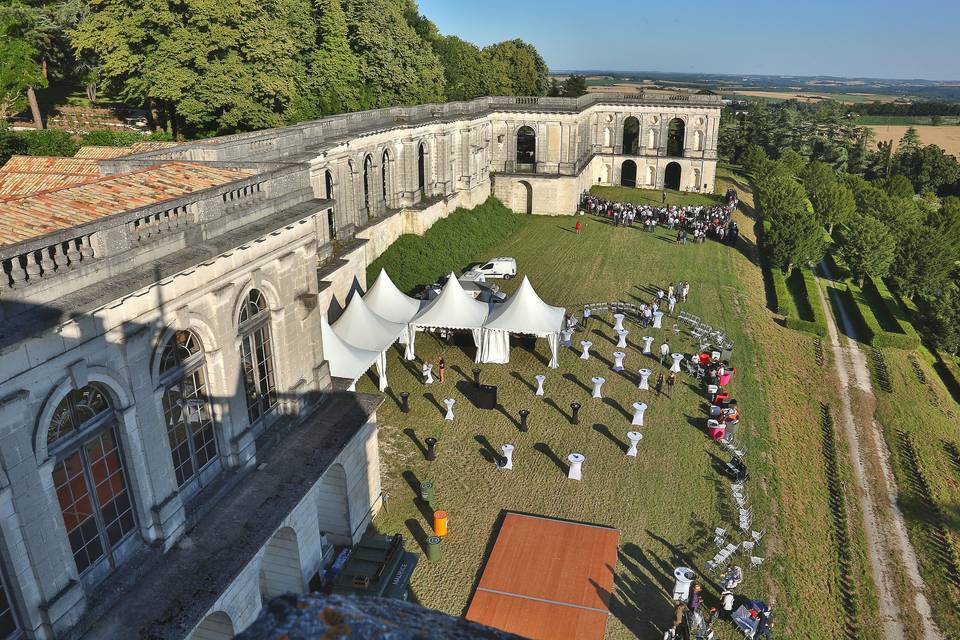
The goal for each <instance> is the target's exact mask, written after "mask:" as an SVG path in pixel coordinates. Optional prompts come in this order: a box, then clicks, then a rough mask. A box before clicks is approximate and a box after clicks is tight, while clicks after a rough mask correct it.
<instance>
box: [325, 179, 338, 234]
mask: <svg viewBox="0 0 960 640" xmlns="http://www.w3.org/2000/svg"><path fill="white" fill-rule="evenodd" d="M324 186H325V187H326V193H325V195H326V198H327V200H333V173H331V172H330V171H327V175H326V177H325V178H324ZM327 227H328V229H329V231H330V239H331V240H334V239H336V237H337V216H336V214H335V213H334V211H333V207H330V208H329V209H327Z"/></svg>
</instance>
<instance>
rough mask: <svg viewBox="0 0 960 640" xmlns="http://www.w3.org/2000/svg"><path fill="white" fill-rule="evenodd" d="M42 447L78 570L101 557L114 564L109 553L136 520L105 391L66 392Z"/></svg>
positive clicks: (90, 388) (89, 388)
mask: <svg viewBox="0 0 960 640" xmlns="http://www.w3.org/2000/svg"><path fill="white" fill-rule="evenodd" d="M47 446H48V447H49V450H50V454H51V455H53V456H54V457H55V458H56V466H55V467H54V469H53V484H54V487H55V488H56V491H57V500H58V501H59V502H60V511H61V512H62V513H63V524H64V525H65V526H66V529H67V537H68V539H69V540H70V548H71V549H72V550H73V558H74V560H75V561H76V563H77V571H79V572H80V573H83V572H84V571H86V570H87V569H88V568H90V567H91V566H92V565H93V564H94V563H96V562H97V561H99V560H100V559H101V558H104V557H105V558H106V559H107V560H108V561H109V562H110V564H111V565H112V566H115V559H114V555H113V554H114V550H115V549H116V548H117V546H118V545H119V544H120V542H121V541H122V540H123V539H124V538H126V537H127V536H128V535H129V534H130V533H131V532H132V531H133V530H134V528H135V527H136V522H135V520H134V515H133V504H132V502H131V499H130V493H129V491H128V489H127V481H126V478H125V475H124V470H123V459H122V458H121V456H120V448H119V445H118V444H117V418H116V413H115V412H114V410H113V407H112V406H111V403H110V398H109V396H108V395H107V393H106V391H105V390H103V389H102V388H101V387H100V386H99V385H96V384H91V385H88V386H86V387H83V388H82V389H77V390H74V391H71V392H70V393H69V394H67V396H66V397H65V398H64V399H63V400H62V401H61V402H60V404H59V405H58V406H57V408H56V410H55V411H54V414H53V418H52V419H51V421H50V424H49V425H48V428H47Z"/></svg>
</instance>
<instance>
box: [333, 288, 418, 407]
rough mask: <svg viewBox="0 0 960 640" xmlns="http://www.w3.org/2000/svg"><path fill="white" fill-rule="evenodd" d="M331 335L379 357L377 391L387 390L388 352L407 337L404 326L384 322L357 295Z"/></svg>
mask: <svg viewBox="0 0 960 640" xmlns="http://www.w3.org/2000/svg"><path fill="white" fill-rule="evenodd" d="M332 326H333V331H334V333H336V334H337V335H338V336H339V337H340V339H341V340H343V341H344V342H346V343H347V344H349V345H350V346H351V347H356V348H357V349H362V350H364V351H376V352H378V353H379V354H380V359H379V360H378V361H377V370H378V371H379V372H380V390H381V391H383V390H384V389H386V377H387V351H388V350H389V349H390V345H392V344H393V343H394V342H396V341H397V339H398V338H399V337H400V336H401V335H404V336H405V335H407V325H405V324H396V323H393V322H388V321H387V320H384V319H383V318H381V317H380V316H378V315H377V314H375V313H374V312H373V311H371V310H370V308H369V307H368V306H367V303H366V302H364V300H363V298H362V297H361V296H360V295H359V294H357V295H354V296H353V297H352V298H351V299H350V303H349V304H348V305H347V308H346V309H344V311H343V314H341V315H340V317H339V318H337V321H336V322H334V323H333V325H332Z"/></svg>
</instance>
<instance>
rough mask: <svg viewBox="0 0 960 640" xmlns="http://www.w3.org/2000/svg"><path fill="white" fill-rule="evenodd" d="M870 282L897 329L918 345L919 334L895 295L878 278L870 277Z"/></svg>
mask: <svg viewBox="0 0 960 640" xmlns="http://www.w3.org/2000/svg"><path fill="white" fill-rule="evenodd" d="M870 284H871V285H873V288H874V289H875V290H876V292H877V296H878V297H879V298H880V300H881V301H882V302H883V305H884V307H885V308H886V310H887V313H889V314H890V317H891V318H892V319H893V321H894V322H895V323H896V325H897V329H898V331H899V332H900V333H903V334H906V335H908V336H910V337H911V338H912V339H913V340H915V341H916V343H917V345H918V346H919V344H920V334H919V333H917V330H916V329H915V328H914V327H913V323H911V322H910V319H909V318H908V317H907V313H906V310H905V309H904V308H903V307H902V306H901V305H900V304H899V303H898V302H897V299H896V297H894V295H893V294H892V293H891V292H890V290H889V289H888V288H887V285H886V284H885V283H884V282H883V280H881V279H880V278H874V279H872V280H871V281H870Z"/></svg>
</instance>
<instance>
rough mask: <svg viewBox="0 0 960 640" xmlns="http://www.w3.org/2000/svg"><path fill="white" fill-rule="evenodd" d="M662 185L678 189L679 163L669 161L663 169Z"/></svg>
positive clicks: (666, 187)
mask: <svg viewBox="0 0 960 640" xmlns="http://www.w3.org/2000/svg"><path fill="white" fill-rule="evenodd" d="M663 186H664V188H665V189H673V190H674V191H679V190H680V163H678V162H671V163H670V164H668V165H667V168H666V169H665V170H664V171H663Z"/></svg>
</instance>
